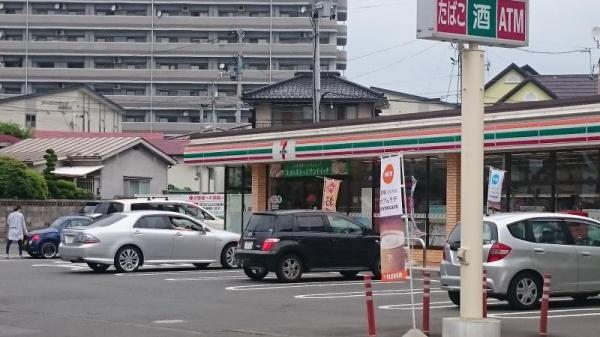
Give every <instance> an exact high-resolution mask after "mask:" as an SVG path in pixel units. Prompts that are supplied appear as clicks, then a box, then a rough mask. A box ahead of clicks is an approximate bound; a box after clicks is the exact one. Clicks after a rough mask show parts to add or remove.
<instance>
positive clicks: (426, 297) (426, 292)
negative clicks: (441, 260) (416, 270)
mask: <svg viewBox="0 0 600 337" xmlns="http://www.w3.org/2000/svg"><path fill="white" fill-rule="evenodd" d="M430 304H431V274H430V273H429V272H424V273H423V333H424V334H426V335H427V336H429V307H430Z"/></svg>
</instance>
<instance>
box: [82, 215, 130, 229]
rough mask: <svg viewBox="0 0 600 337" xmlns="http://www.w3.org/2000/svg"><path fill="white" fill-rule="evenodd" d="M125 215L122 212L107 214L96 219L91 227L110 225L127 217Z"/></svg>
mask: <svg viewBox="0 0 600 337" xmlns="http://www.w3.org/2000/svg"><path fill="white" fill-rule="evenodd" d="M125 217H126V216H125V215H123V214H120V213H114V214H111V215H108V216H105V217H103V218H100V219H99V220H97V221H94V222H93V223H92V224H91V225H90V227H106V226H110V225H112V224H114V223H116V222H118V221H120V220H123V219H125Z"/></svg>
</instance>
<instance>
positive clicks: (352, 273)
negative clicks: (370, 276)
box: [340, 271, 358, 278]
mask: <svg viewBox="0 0 600 337" xmlns="http://www.w3.org/2000/svg"><path fill="white" fill-rule="evenodd" d="M340 274H341V275H342V276H343V277H344V278H355V277H356V275H358V272H357V271H341V272H340Z"/></svg>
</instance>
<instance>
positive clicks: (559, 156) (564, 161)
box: [556, 150, 600, 211]
mask: <svg viewBox="0 0 600 337" xmlns="http://www.w3.org/2000/svg"><path fill="white" fill-rule="evenodd" d="M599 171H600V152H599V151H598V150H581V151H570V152H557V153H556V210H557V211H565V210H584V209H600V174H599Z"/></svg>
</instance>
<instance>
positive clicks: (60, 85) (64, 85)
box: [58, 83, 67, 89]
mask: <svg viewBox="0 0 600 337" xmlns="http://www.w3.org/2000/svg"><path fill="white" fill-rule="evenodd" d="M66 86H67V85H66V84H65V83H58V88H59V89H64V88H65V87H66Z"/></svg>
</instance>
